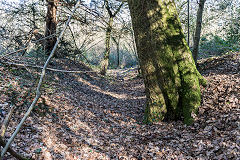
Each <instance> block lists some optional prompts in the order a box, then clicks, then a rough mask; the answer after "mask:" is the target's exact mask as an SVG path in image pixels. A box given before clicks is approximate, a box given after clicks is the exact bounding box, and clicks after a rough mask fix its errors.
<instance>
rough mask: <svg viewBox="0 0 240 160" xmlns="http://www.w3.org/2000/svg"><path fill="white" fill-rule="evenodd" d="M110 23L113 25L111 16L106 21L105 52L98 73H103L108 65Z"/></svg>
mask: <svg viewBox="0 0 240 160" xmlns="http://www.w3.org/2000/svg"><path fill="white" fill-rule="evenodd" d="M112 25H113V17H110V18H109V21H108V28H107V31H106V39H105V47H106V49H105V54H104V58H103V61H102V62H101V71H100V74H102V75H105V74H106V72H107V67H108V60H109V55H110V49H111V48H110V45H111V42H110V40H111V33H112Z"/></svg>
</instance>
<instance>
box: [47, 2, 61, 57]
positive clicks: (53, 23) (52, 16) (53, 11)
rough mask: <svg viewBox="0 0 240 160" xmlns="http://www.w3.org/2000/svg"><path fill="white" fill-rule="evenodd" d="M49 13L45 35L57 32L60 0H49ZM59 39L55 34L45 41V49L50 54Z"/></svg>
mask: <svg viewBox="0 0 240 160" xmlns="http://www.w3.org/2000/svg"><path fill="white" fill-rule="evenodd" d="M47 2H48V7H47V15H46V28H45V37H48V36H50V35H52V34H56V30H57V4H58V0H47ZM56 41H57V37H56V36H53V37H52V38H49V39H47V40H46V41H45V50H46V51H47V54H48V55H49V54H50V52H51V51H52V49H53V47H54V45H55V43H56Z"/></svg>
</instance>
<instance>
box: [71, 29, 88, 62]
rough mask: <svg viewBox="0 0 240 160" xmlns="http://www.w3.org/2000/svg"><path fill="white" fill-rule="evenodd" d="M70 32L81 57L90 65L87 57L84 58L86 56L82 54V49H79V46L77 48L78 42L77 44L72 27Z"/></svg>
mask: <svg viewBox="0 0 240 160" xmlns="http://www.w3.org/2000/svg"><path fill="white" fill-rule="evenodd" d="M69 30H70V32H71V35H72V38H73V41H74V44H75V47H76V48H77V50H78V52H79V54H80V55H81V56H82V57H83V58H84V59H85V60H86V62H87V63H88V64H90V62H89V61H88V59H87V57H86V56H84V55H83V54H82V53H81V51H80V49H79V48H78V46H77V42H76V40H75V37H74V34H73V31H72V29H71V27H70V26H69Z"/></svg>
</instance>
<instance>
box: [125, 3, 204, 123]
mask: <svg viewBox="0 0 240 160" xmlns="http://www.w3.org/2000/svg"><path fill="white" fill-rule="evenodd" d="M128 4H129V8H130V12H131V17H132V22H133V29H134V35H135V40H136V45H137V51H138V55H139V61H140V66H141V71H142V74H143V77H144V83H145V87H146V96H147V104H146V110H145V122H155V121H160V120H164V119H165V120H177V119H181V118H182V117H184V122H185V123H186V124H191V123H192V122H193V118H192V116H191V114H192V112H195V111H196V110H197V108H198V106H199V105H200V102H201V92H200V87H199V84H200V82H201V83H202V84H203V83H206V82H205V80H204V79H203V78H202V76H201V75H200V73H199V72H198V71H197V69H196V66H195V64H194V60H193V57H192V55H191V51H190V49H189V47H188V45H187V42H186V40H185V38H184V34H183V31H182V28H181V23H180V20H179V18H178V13H177V10H176V7H175V3H174V0H164V1H163V0H128Z"/></svg>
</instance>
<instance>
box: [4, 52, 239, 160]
mask: <svg viewBox="0 0 240 160" xmlns="http://www.w3.org/2000/svg"><path fill="white" fill-rule="evenodd" d="M15 62H16V61H15ZM50 67H55V68H56V67H57V68H59V69H65V70H80V69H81V70H83V71H91V70H90V69H89V68H88V67H86V66H84V65H82V64H80V63H75V62H73V61H70V60H54V61H53V62H52V64H50ZM199 70H200V72H201V73H202V75H203V76H204V77H205V78H206V79H207V80H208V85H207V87H202V88H201V90H202V104H201V106H200V108H199V114H198V115H197V116H196V117H195V120H196V121H195V123H194V124H193V125H191V126H186V125H184V124H183V123H182V122H180V121H178V122H159V123H156V124H152V125H145V124H143V123H142V120H143V114H144V104H145V100H146V98H145V94H144V84H143V80H142V79H141V78H139V77H138V76H137V70H136V69H126V70H123V69H122V70H110V71H109V72H108V76H106V77H101V76H99V75H98V74H97V73H94V72H86V73H80V74H79V73H78V74H76V73H61V72H52V71H48V72H47V77H46V81H45V82H44V85H43V94H42V98H40V100H39V103H38V104H37V106H36V107H35V109H34V111H33V112H32V114H31V116H30V117H29V118H28V119H27V121H26V122H25V123H24V126H23V127H22V129H21V131H20V133H19V134H18V135H17V137H16V139H15V140H14V142H13V143H12V145H11V147H12V148H13V149H15V150H16V151H17V152H19V153H22V154H23V155H25V156H30V157H32V158H34V159H44V160H50V159H54V160H55V159H56V160H58V159H59V160H62V159H66V160H74V159H76V160H77V159H83V160H85V159H119V160H120V159H121V160H124V159H131V160H134V159H136V160H141V159H240V158H239V157H240V54H230V55H225V56H222V57H218V58H210V59H206V60H202V61H201V62H200V63H199ZM39 71H40V70H36V69H30V68H28V69H26V68H19V67H16V66H14V65H6V64H3V63H0V75H1V76H0V94H1V97H0V104H2V105H1V106H0V107H1V108H0V109H1V110H0V111H1V118H0V120H1V121H0V122H1V123H2V122H3V119H4V118H5V117H6V115H7V113H8V111H9V104H10V103H13V104H14V105H16V106H17V108H16V110H15V112H14V114H13V117H12V119H11V122H10V125H9V127H8V130H7V132H6V135H5V138H6V139H8V138H9V137H10V135H11V133H12V132H13V131H14V129H15V127H16V125H17V124H18V123H19V122H20V119H21V118H22V117H23V115H24V113H25V111H26V110H27V107H28V106H29V104H30V103H31V101H32V98H33V96H34V94H33V93H34V91H35V84H36V82H34V81H33V80H34V79H35V81H36V79H37V76H39V73H40V72H39ZM31 88H32V92H33V93H32V94H29V91H31ZM4 104H5V105H4ZM5 159H14V158H13V157H11V156H10V155H7V156H6V158H5Z"/></svg>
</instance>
